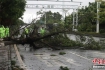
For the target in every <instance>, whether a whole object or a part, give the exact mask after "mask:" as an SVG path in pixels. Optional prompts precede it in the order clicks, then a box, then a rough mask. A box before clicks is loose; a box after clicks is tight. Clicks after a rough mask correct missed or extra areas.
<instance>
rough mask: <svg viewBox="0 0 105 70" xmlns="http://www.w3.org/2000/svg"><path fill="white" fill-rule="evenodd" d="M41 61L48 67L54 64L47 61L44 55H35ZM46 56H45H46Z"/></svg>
mask: <svg viewBox="0 0 105 70" xmlns="http://www.w3.org/2000/svg"><path fill="white" fill-rule="evenodd" d="M35 56H36V57H37V58H38V59H39V60H40V61H42V62H44V63H45V64H46V65H47V66H48V67H52V66H53V65H52V64H51V63H50V62H48V61H47V59H43V56H42V55H35ZM44 57H45V56H44Z"/></svg>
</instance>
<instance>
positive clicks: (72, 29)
mask: <svg viewBox="0 0 105 70" xmlns="http://www.w3.org/2000/svg"><path fill="white" fill-rule="evenodd" d="M74 16H75V12H74V9H73V29H72V30H74V23H75V17H74Z"/></svg>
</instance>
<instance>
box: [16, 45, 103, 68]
mask: <svg viewBox="0 0 105 70" xmlns="http://www.w3.org/2000/svg"><path fill="white" fill-rule="evenodd" d="M17 47H19V51H20V54H21V55H23V56H24V63H25V65H26V67H27V70H59V67H60V66H64V67H68V68H69V69H70V70H105V68H104V69H97V68H96V69H95V68H93V62H92V60H93V59H94V58H100V59H101V58H103V59H105V56H104V55H105V52H104V51H103V52H102V51H92V50H78V49H69V50H68V49H65V50H51V49H48V48H42V49H38V50H35V51H31V52H30V51H29V46H28V45H24V46H22V45H17ZM25 47H27V48H26V49H25ZM60 52H65V53H66V54H65V55H60V54H59V53H60Z"/></svg>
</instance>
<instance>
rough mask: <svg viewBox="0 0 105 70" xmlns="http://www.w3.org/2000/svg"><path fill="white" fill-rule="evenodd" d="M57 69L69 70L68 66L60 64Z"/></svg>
mask: <svg viewBox="0 0 105 70" xmlns="http://www.w3.org/2000/svg"><path fill="white" fill-rule="evenodd" d="M59 70H70V69H69V68H68V67H63V66H60V69H59Z"/></svg>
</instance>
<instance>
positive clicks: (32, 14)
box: [22, 0, 95, 23]
mask: <svg viewBox="0 0 105 70" xmlns="http://www.w3.org/2000/svg"><path fill="white" fill-rule="evenodd" d="M61 1H71V0H61ZM73 1H76V2H82V3H81V5H80V3H74V2H51V1H34V0H33V1H29V0H28V1H27V4H61V5H78V6H79V7H82V6H88V3H89V2H95V0H73ZM25 10H26V11H25V12H24V15H23V16H22V17H23V21H24V22H26V23H30V22H31V21H32V19H39V18H40V16H38V15H37V14H36V13H37V12H38V11H40V10H42V11H49V10H51V11H52V12H59V13H60V14H63V15H62V16H64V13H63V11H62V9H29V8H25ZM72 11H73V10H72V9H69V10H68V11H67V14H70V13H72Z"/></svg>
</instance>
